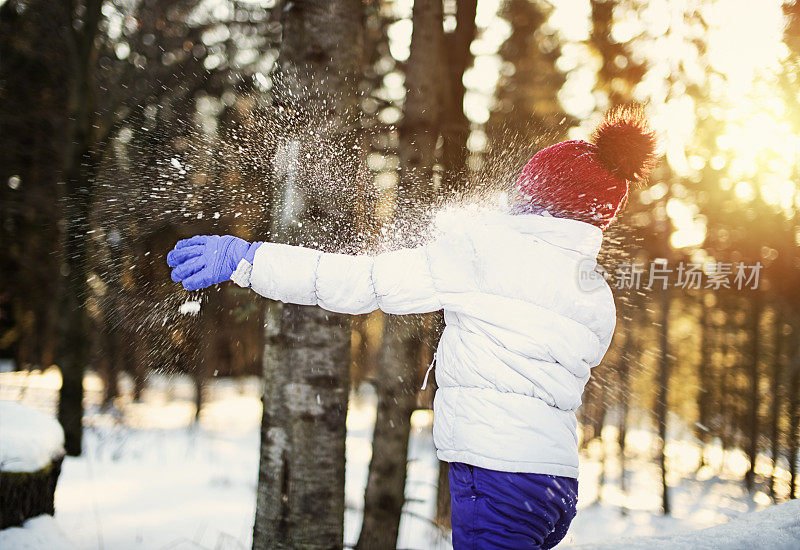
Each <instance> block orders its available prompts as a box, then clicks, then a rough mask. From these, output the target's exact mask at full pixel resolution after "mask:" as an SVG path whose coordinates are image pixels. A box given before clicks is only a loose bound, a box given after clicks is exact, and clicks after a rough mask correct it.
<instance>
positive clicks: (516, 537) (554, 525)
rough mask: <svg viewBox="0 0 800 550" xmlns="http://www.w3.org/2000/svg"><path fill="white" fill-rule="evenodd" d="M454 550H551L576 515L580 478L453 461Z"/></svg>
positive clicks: (451, 472)
mask: <svg viewBox="0 0 800 550" xmlns="http://www.w3.org/2000/svg"><path fill="white" fill-rule="evenodd" d="M450 499H451V504H452V511H451V520H452V524H453V549H454V550H486V549H501V548H502V549H514V550H517V549H523V548H530V549H541V550H544V549H547V548H552V547H553V546H555V545H556V544H558V543H559V542H561V539H563V538H564V536H565V535H566V534H567V529H568V528H569V524H570V523H571V522H572V518H574V517H575V511H576V510H575V506H576V504H577V502H578V480H577V479H573V478H569V477H559V476H552V475H545V474H518V473H509V472H497V471H495V470H487V469H485V468H479V467H477V466H470V465H468V464H463V463H461V462H452V463H450Z"/></svg>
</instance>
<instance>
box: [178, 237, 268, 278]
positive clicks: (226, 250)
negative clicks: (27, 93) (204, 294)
mask: <svg viewBox="0 0 800 550" xmlns="http://www.w3.org/2000/svg"><path fill="white" fill-rule="evenodd" d="M261 244H262V243H252V244H251V243H249V242H247V241H245V240H242V239H240V238H238V237H234V236H232V235H224V236H220V235H196V236H194V237H192V238H190V239H183V240H182V241H178V244H176V245H175V248H173V249H172V250H171V251H170V253H169V254H167V264H169V266H170V267H173V268H175V269H173V270H172V280H173V281H175V282H176V283H183V287H184V288H185V289H186V290H198V289H201V288H206V287H208V286H211V285H214V284H217V283H222V282H224V281H229V280H230V278H231V275H232V274H233V272H234V271H235V270H236V267H237V266H238V265H239V262H240V261H242V260H247V261H248V262H250V263H251V264H252V263H253V259H254V257H255V255H256V250H257V249H258V247H259V246H261Z"/></svg>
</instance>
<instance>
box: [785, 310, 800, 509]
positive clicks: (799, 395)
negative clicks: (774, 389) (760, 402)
mask: <svg viewBox="0 0 800 550" xmlns="http://www.w3.org/2000/svg"><path fill="white" fill-rule="evenodd" d="M792 348H793V349H792V361H791V365H792V369H791V378H790V381H789V434H788V435H789V456H788V457H787V458H788V460H789V498H793V499H794V498H797V492H798V487H797V483H798V480H797V465H798V462H800V322H799V321H798V318H797V317H795V323H794V336H793V342H792Z"/></svg>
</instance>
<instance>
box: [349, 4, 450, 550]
mask: <svg viewBox="0 0 800 550" xmlns="http://www.w3.org/2000/svg"><path fill="white" fill-rule="evenodd" d="M412 17H413V31H412V35H411V52H410V56H409V59H408V68H407V70H406V89H407V94H406V102H405V112H404V115H403V122H402V125H401V127H400V136H399V137H400V143H399V156H400V181H399V183H398V189H397V203H396V204H397V206H396V208H395V218H396V219H398V218H399V219H401V220H402V219H403V216H404V215H405V213H406V212H414V211H415V210H417V209H418V208H419V207H421V206H424V205H426V204H430V202H431V201H432V199H433V197H434V194H435V193H434V187H433V165H434V162H435V154H436V141H437V139H438V136H439V124H440V112H441V104H442V102H441V90H440V89H439V86H438V85H437V79H438V78H439V76H440V73H441V68H442V63H441V55H442V45H443V43H442V41H443V29H442V3H441V2H440V1H438V0H416V1H415V2H414V10H413V16H412ZM422 324H423V323H422V319H421V318H419V317H415V318H413V319H410V318H399V317H396V316H388V317H387V318H386V323H385V325H384V331H383V349H382V351H381V361H380V363H379V365H378V375H377V378H378V380H377V387H378V399H379V401H378V415H377V417H376V420H375V431H374V434H373V438H372V460H370V465H369V476H368V478H367V488H366V490H365V493H364V521H363V524H362V526H361V534H360V536H359V539H358V544H357V545H356V547H357V548H359V549H360V550H369V549H383V548H394V547H395V546H396V544H397V534H398V530H399V526H400V517H401V514H402V510H403V504H404V502H405V480H406V459H407V450H408V437H409V431H410V427H411V423H410V416H411V413H412V412H413V410H414V406H415V403H416V389H417V380H416V378H417V377H416V367H417V365H418V357H419V356H418V354H419V350H420V332H419V331H420V330H421V329H422Z"/></svg>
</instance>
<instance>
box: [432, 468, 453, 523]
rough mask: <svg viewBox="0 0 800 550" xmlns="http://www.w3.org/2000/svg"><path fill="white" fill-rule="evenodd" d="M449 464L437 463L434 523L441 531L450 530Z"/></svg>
mask: <svg viewBox="0 0 800 550" xmlns="http://www.w3.org/2000/svg"><path fill="white" fill-rule="evenodd" d="M451 508H452V505H451V502H450V463H449V462H444V461H442V460H440V461H439V475H438V477H437V480H436V518H435V522H436V525H438V526H439V527H440V528H442V529H450V528H451V527H452V522H451V521H450V511H451Z"/></svg>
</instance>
